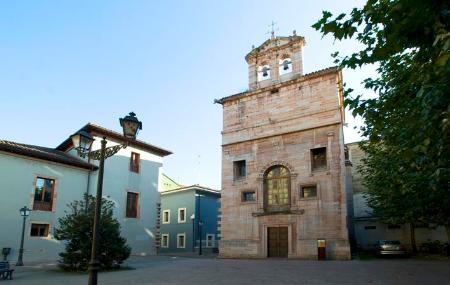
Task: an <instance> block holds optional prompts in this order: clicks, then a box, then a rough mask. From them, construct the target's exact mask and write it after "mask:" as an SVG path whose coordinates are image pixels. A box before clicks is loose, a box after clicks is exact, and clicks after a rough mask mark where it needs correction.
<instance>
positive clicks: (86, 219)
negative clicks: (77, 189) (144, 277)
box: [55, 195, 131, 271]
mask: <svg viewBox="0 0 450 285" xmlns="http://www.w3.org/2000/svg"><path fill="white" fill-rule="evenodd" d="M68 207H69V210H67V211H65V213H66V216H64V217H62V218H59V219H58V221H59V227H58V228H56V229H55V237H56V239H58V240H63V241H66V247H65V251H64V252H61V253H60V254H59V255H60V257H61V259H60V261H59V262H60V264H59V265H60V267H61V268H63V269H65V270H70V271H86V270H87V269H88V266H89V262H90V257H91V247H92V232H93V230H92V229H93V222H94V212H95V197H93V196H91V195H85V199H84V200H79V201H74V202H72V203H70V204H69V205H68ZM113 208H114V203H113V202H111V201H108V200H106V199H104V198H102V209H101V216H100V226H99V234H98V261H99V263H100V268H101V269H110V268H113V267H117V266H120V264H122V263H123V261H124V260H126V259H127V258H128V257H129V256H130V252H131V249H130V247H129V246H128V245H127V244H126V239H125V238H123V237H121V236H120V224H119V222H118V221H117V220H116V219H115V218H114V217H113Z"/></svg>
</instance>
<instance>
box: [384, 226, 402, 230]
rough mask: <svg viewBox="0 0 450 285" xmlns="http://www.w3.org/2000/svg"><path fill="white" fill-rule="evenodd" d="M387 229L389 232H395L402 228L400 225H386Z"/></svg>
mask: <svg viewBox="0 0 450 285" xmlns="http://www.w3.org/2000/svg"><path fill="white" fill-rule="evenodd" d="M387 228H388V229H389V230H397V229H401V228H402V227H401V226H400V225H388V227H387Z"/></svg>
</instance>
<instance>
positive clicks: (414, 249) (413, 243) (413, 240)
mask: <svg viewBox="0 0 450 285" xmlns="http://www.w3.org/2000/svg"><path fill="white" fill-rule="evenodd" d="M409 228H410V229H411V248H412V252H413V254H417V245H416V225H414V223H411V224H410V225H409Z"/></svg>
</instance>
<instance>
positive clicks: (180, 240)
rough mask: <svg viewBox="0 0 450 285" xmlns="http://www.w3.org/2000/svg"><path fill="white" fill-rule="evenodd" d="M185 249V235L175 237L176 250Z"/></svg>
mask: <svg viewBox="0 0 450 285" xmlns="http://www.w3.org/2000/svg"><path fill="white" fill-rule="evenodd" d="M185 247H186V235H185V234H178V235H177V248H185Z"/></svg>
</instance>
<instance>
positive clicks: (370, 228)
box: [364, 226, 377, 230]
mask: <svg viewBox="0 0 450 285" xmlns="http://www.w3.org/2000/svg"><path fill="white" fill-rule="evenodd" d="M376 228H377V227H376V226H365V227H364V229H365V230H375V229H376Z"/></svg>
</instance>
